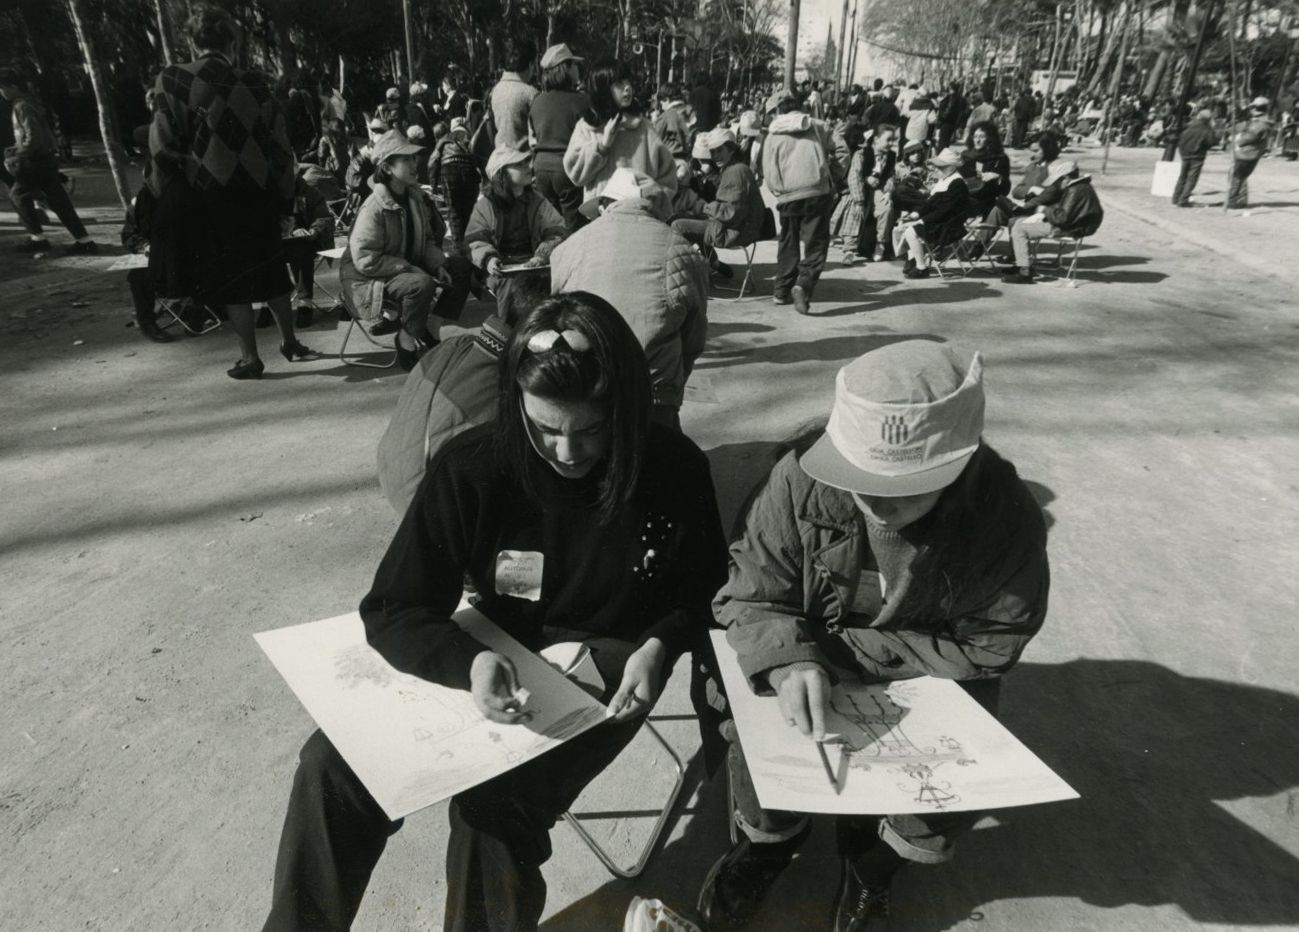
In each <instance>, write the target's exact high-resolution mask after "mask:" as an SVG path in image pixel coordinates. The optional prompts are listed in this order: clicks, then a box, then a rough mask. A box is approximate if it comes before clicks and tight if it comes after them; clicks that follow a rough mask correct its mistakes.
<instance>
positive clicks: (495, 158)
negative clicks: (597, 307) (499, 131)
mask: <svg viewBox="0 0 1299 932" xmlns="http://www.w3.org/2000/svg"><path fill="white" fill-rule="evenodd" d="M531 162H532V155H531V153H529V152H528V151H527V150H526V149H516V148H514V147H513V146H509V147H503V148H498V149H496V150H495V151H493V152H492V156H491V158H490V159H488V160H487V177H488V187H487V193H486V194H484V195H483V196H482V197H480V198H479V199H478V201H477V203H475V204H474V212H473V214H472V215H471V216H470V218H469V228H468V229H467V230H466V231H465V245H467V246H468V247H469V257H470V261H471V262H472V263H473V265H474V268H476V269H479V270H481V271H482V273H483V274H484V275H486V276H487V290H488V291H490V292H491V293H492V294H493V295H494V296H495V297H496V307H497V313H498V314H500V315H501V316H502V317H509V316H510V313H511V311H510V292H511V291H512V290H513V288H514V286H515V284H516V283H517V282H518V278H517V277H516V276H514V275H505V274H503V273H502V269H504V268H505V267H506V266H513V265H522V266H524V267H525V268H528V269H536V270H537V271H536V272H527V273H524V274H528V275H539V276H541V277H542V278H549V272H547V271H546V266H547V265H548V264H549V262H550V253H551V250H553V249H554V248H555V247H556V246H558V245H559V244H560V243H561V242H562V241H563V239H564V234H565V232H567V229H568V228H567V227H566V226H565V225H564V217H563V215H561V214H560V212H559V211H557V210H556V209H555V208H554V207H552V206H551V204H550V201H548V200H546V199H545V198H544V197H542V196H541V195H540V194H539V193H537V191H536V190H535V189H534V187H533V175H532V164H531Z"/></svg>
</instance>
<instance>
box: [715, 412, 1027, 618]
mask: <svg viewBox="0 0 1299 932" xmlns="http://www.w3.org/2000/svg"><path fill="white" fill-rule="evenodd" d="M824 433H825V421H824V420H821V421H815V422H812V423H810V424H807V425H805V426H804V427H803V428H801V429H800V431H799V432H798V433H797V434H796V435H795V436H794V437H793V438H791V439H790V440H788V441H786V442H785V443H783V444H781V445H780V446H778V447H777V448H776V450H775V451H774V453H773V456H774V459H773V462H778V461H779V460H780V459H781V458H782V457H784V456H785V455H786V454H787V453H789V452H791V451H792V452H793V453H794V455H795V456H796V457H798V458H800V459H801V458H802V456H803V454H804V453H806V452H807V451H808V450H810V449H811V448H812V445H813V444H815V443H816V441H817V440H819V439H820V438H821V436H822V435H823V434H824ZM765 485H766V482H765V480H764V481H763V482H760V483H759V484H758V486H757V488H755V489H754V491H753V492H752V493H750V495H749V497H748V499H746V501H745V503H744V505H743V506H741V509H740V517H739V519H738V520H737V524H736V527H737V528H738V529H742V528H743V522H744V520H745V517H746V513H747V512H748V510H749V508H750V507H751V506H752V504H753V502H754V501H755V500H756V499H757V497H758V495H759V494H760V492H761V491H762V489H763V487H764V486H765ZM1030 503H1031V496H1030V495H1029V492H1028V487H1027V486H1026V485H1024V483H1023V482H1022V481H1021V480H1020V478H1019V473H1018V472H1017V471H1016V469H1015V466H1014V464H1013V463H1011V462H1010V461H1009V460H1006V459H1004V458H1003V457H1002V456H1001V454H999V453H998V452H997V451H996V450H994V449H993V448H992V447H991V446H989V445H988V444H987V443H983V442H981V443H980V444H979V447H978V449H976V450H975V451H974V455H973V456H972V457H970V461H969V463H967V464H966V466H965V469H964V470H962V472H961V475H960V476H959V477H957V479H956V481H955V482H953V483H952V484H951V485H949V486H948V487H947V488H945V489H943V494H942V495H940V496H939V498H938V502H937V504H935V505H934V507H933V510H932V511H930V512H929V514H927V515H925V517H923V518H921V519H920V522H918V524H924V525H928V526H929V527H932V528H942V533H940V534H934V535H925V536H926V537H932V538H936V539H937V543H925V544H922V545H921V547H920V549H919V552H918V553H917V554H916V558H915V561H914V562H913V563H912V565H911V584H910V586H909V587H908V589H907V595H906V596H905V600H904V602H903V604H902V605H901V606H900V607H899V612H898V616H899V618H904V619H905V618H914V619H917V620H920V621H924V622H927V623H932V622H936V621H937V622H951V621H953V620H954V619H955V616H956V614H957V613H958V612H959V610H960V607H961V606H962V600H963V597H964V596H965V595H966V594H967V593H970V592H974V591H977V590H979V589H980V587H981V586H982V585H984V584H986V582H988V581H989V580H988V579H987V573H988V571H989V570H990V569H992V568H993V567H994V566H996V565H998V564H1001V563H1003V562H1004V561H1005V560H1006V555H1007V552H1008V551H1011V552H1014V551H1020V552H1023V553H1027V552H1029V551H1030V550H1031V549H1033V548H1036V547H1038V546H1040V545H1041V543H1042V541H1043V540H1045V537H1046V524H1045V521H1044V520H1043V518H1042V512H1041V509H1040V508H1038V507H1037V505H1036V504H1031V507H1030Z"/></svg>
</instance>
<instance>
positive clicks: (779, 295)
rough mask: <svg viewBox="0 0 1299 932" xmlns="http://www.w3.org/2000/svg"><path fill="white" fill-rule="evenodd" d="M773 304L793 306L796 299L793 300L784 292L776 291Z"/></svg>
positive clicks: (772, 298)
mask: <svg viewBox="0 0 1299 932" xmlns="http://www.w3.org/2000/svg"><path fill="white" fill-rule="evenodd" d="M771 303H772V304H793V303H794V299H793V298H791V297H790V296H789V295H787V294H785V293H784V292H780V291H776V292H772V295H771Z"/></svg>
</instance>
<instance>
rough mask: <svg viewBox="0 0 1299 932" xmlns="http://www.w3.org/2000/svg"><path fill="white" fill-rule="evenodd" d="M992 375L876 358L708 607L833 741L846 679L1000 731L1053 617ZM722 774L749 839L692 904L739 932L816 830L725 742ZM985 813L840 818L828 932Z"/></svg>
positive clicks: (778, 689) (867, 912)
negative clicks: (991, 434) (968, 701)
mask: <svg viewBox="0 0 1299 932" xmlns="http://www.w3.org/2000/svg"><path fill="white" fill-rule="evenodd" d="M984 404H985V402H984V392H983V361H982V359H981V357H980V356H979V354H978V353H975V354H973V355H969V354H967V353H964V352H961V351H960V350H958V349H956V348H954V347H952V346H950V345H948V344H943V343H937V342H931V341H927V340H905V341H902V342H897V343H892V344H888V345H884V346H881V347H878V348H876V349H874V350H871V351H870V352H868V353H866V354H865V355H864V356H861V357H859V358H858V359H856V360H854V361H853V362H851V363H849V364H848V365H847V366H845V367H843V368H842V369H841V370H839V374H838V376H837V377H836V379H835V399H834V406H833V408H832V409H831V412H830V418H829V422H828V423H827V425H826V426H825V427H824V429H823V430H816V431H812V432H810V433H807V434H805V435H803V436H802V437H800V438H798V439H797V440H795V441H794V442H793V443H792V444H790V447H789V452H787V453H786V454H785V455H784V456H783V457H781V459H780V460H779V461H778V462H777V464H776V466H775V467H774V469H773V470H772V473H771V475H770V477H769V478H768V479H767V481H766V483H765V484H764V485H763V486H762V488H761V489H760V491H758V492H757V493H756V495H755V497H754V498H753V501H752V504H751V505H750V506H749V509H748V512H747V516H746V518H745V527H744V532H743V534H742V535H741V536H740V538H739V539H738V540H737V541H736V542H735V543H733V544H732V545H731V566H730V575H729V579H728V581H727V583H726V585H725V586H723V587H722V590H721V591H720V592H719V593H718V595H717V598H716V599H715V600H714V602H713V614H714V616H715V618H716V620H717V622H718V623H719V624H720V625H722V626H723V627H725V628H726V629H727V630H726V638H727V641H728V642H729V643H730V645H731V646H732V647H733V648H734V649H735V651H736V654H737V656H738V660H739V664H740V668H741V670H742V671H743V672H744V674H745V677H746V679H747V681H748V686H749V688H750V689H752V690H753V691H754V692H755V693H757V694H758V695H773V694H774V695H775V696H776V697H777V698H778V700H779V702H780V708H781V710H782V712H783V713H784V714H785V717H786V721H787V724H788V726H789V727H790V728H791V729H797V731H799V732H801V733H802V734H803V735H805V736H807V737H808V738H809V739H812V740H817V739H820V738H823V737H824V735H825V732H826V723H827V711H828V706H829V698H830V694H831V688H832V686H833V684H834V682H835V680H836V679H839V678H841V677H854V678H858V679H866V680H868V681H890V680H896V679H907V678H910V677H917V676H933V677H938V678H942V679H949V680H955V681H957V682H958V683H959V685H960V686H961V687H962V688H964V689H965V690H966V691H967V692H968V693H970V695H971V696H972V697H973V698H974V699H975V700H976V701H978V702H979V703H980V704H981V705H983V706H984V708H986V709H988V711H990V712H992V713H993V714H996V711H997V702H998V695H999V691H1000V682H1001V677H1002V675H1004V674H1006V673H1007V672H1008V671H1010V670H1011V669H1012V668H1013V667H1014V665H1015V663H1016V661H1017V660H1018V659H1019V656H1020V653H1021V652H1022V651H1023V649H1024V647H1025V645H1026V644H1027V643H1028V642H1029V640H1030V639H1031V638H1032V637H1033V636H1034V635H1035V634H1036V633H1037V631H1038V630H1039V628H1040V627H1041V625H1042V622H1043V619H1044V618H1045V615H1046V609H1047V596H1048V590H1049V569H1048V563H1047V555H1046V526H1045V522H1044V520H1043V516H1042V511H1041V509H1040V508H1039V506H1038V505H1037V504H1036V503H1035V502H1034V500H1033V497H1032V495H1031V493H1030V491H1029V489H1028V487H1027V486H1026V485H1025V483H1024V482H1023V480H1021V479H1020V478H1019V476H1018V475H1017V473H1016V471H1015V467H1014V466H1013V465H1012V464H1011V463H1009V462H1008V461H1007V460H1005V459H1003V458H1002V457H1001V456H1000V455H998V454H997V453H996V452H995V451H994V450H993V449H992V448H991V447H990V446H989V445H988V444H987V443H985V442H984V440H983V421H984ZM722 734H723V735H725V736H726V737H727V738H728V739H729V740H730V744H731V746H730V750H729V753H728V754H727V768H728V770H729V775H730V785H731V787H732V789H733V794H732V798H733V801H734V803H733V805H734V811H733V815H734V819H735V822H736V824H737V825H738V826H739V828H740V836H739V841H738V843H737V844H735V845H734V846H733V847H732V848H731V849H730V851H728V852H727V853H726V854H725V855H724V856H723V857H721V858H720V859H719V860H718V861H717V862H716V863H715V864H714V865H713V867H712V869H711V870H710V871H709V872H708V875H707V878H706V880H705V882H704V884H703V887H702V889H701V892H700V894H699V902H698V906H699V912H700V914H701V915H702V916H703V917H704V919H705V921H706V923H707V925H706V927H707V928H710V929H721V928H738V927H740V926H741V925H742V924H743V923H744V922H745V921H746V920H747V919H749V918H751V917H753V916H754V915H756V914H757V913H758V911H759V909H760V907H761V902H762V897H763V896H764V894H765V893H766V891H767V890H768V889H770V888H771V886H772V884H773V882H774V881H775V879H776V877H777V876H778V875H779V874H780V873H781V871H782V870H783V869H784V868H785V867H786V866H787V865H788V864H789V862H790V860H791V858H792V857H793V856H794V854H795V852H796V851H797V849H798V847H799V846H800V845H801V843H802V842H803V840H804V839H805V838H806V837H807V835H808V833H809V831H810V828H811V825H810V818H809V816H807V815H806V814H802V813H793V812H776V811H771V810H764V809H763V808H762V807H761V805H760V804H759V803H758V799H757V795H756V793H755V792H754V789H753V782H752V778H751V776H750V775H749V771H748V768H747V766H746V764H745V760H744V749H743V748H742V747H741V745H740V743H739V741H738V739H737V738H736V733H735V730H734V726H733V724H730V723H727V724H724V725H723V726H722ZM980 817H981V814H980V813H977V812H970V813H966V812H961V813H952V812H934V813H926V814H916V815H889V816H885V817H883V818H880V817H876V816H839V817H838V818H837V820H836V821H837V825H836V829H837V832H836V834H837V836H838V838H837V841H838V853H839V858H840V864H841V871H842V873H841V877H840V884H839V893H838V897H837V902H836V915H835V920H834V925H833V928H834V929H835V930H836V932H859V930H864V929H867V928H877V927H882V926H877V925H876V923H879V922H880V917H883V916H887V914H888V901H889V888H890V884H891V882H892V879H893V876H894V875H895V874H896V872H897V871H898V870H899V869H900V868H902V867H903V866H904V865H908V864H937V863H941V862H945V861H948V860H950V859H951V857H952V853H953V846H954V841H955V840H956V838H957V837H958V836H959V835H961V834H962V833H963V832H965V831H967V830H968V829H969V828H971V827H972V826H973V825H974V823H975V822H976V821H978V819H979V818H980Z"/></svg>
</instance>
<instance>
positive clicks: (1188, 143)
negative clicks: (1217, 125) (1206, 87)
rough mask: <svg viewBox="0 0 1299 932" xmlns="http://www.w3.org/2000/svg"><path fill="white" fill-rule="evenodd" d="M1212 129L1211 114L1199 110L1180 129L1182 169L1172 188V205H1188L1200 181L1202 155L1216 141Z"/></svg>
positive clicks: (1179, 143)
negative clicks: (1184, 126)
mask: <svg viewBox="0 0 1299 932" xmlns="http://www.w3.org/2000/svg"><path fill="white" fill-rule="evenodd" d="M1216 137H1217V134H1216V133H1215V132H1214V131H1213V114H1212V113H1210V112H1209V111H1208V110H1201V111H1199V112H1198V113H1196V114H1195V119H1193V120H1191V122H1190V123H1189V124H1187V127H1186V129H1184V130H1182V135H1181V136H1179V137H1178V140H1177V154H1178V155H1180V156H1181V157H1182V169H1181V171H1180V172H1178V173H1177V185H1176V187H1174V188H1173V206H1174V207H1190V206H1191V194H1192V192H1194V191H1195V186H1196V185H1197V184H1198V183H1199V181H1200V170H1201V169H1202V168H1204V157H1205V156H1206V155H1208V153H1209V150H1210V149H1212V148H1213V145H1214V143H1215V142H1217V138H1216Z"/></svg>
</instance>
